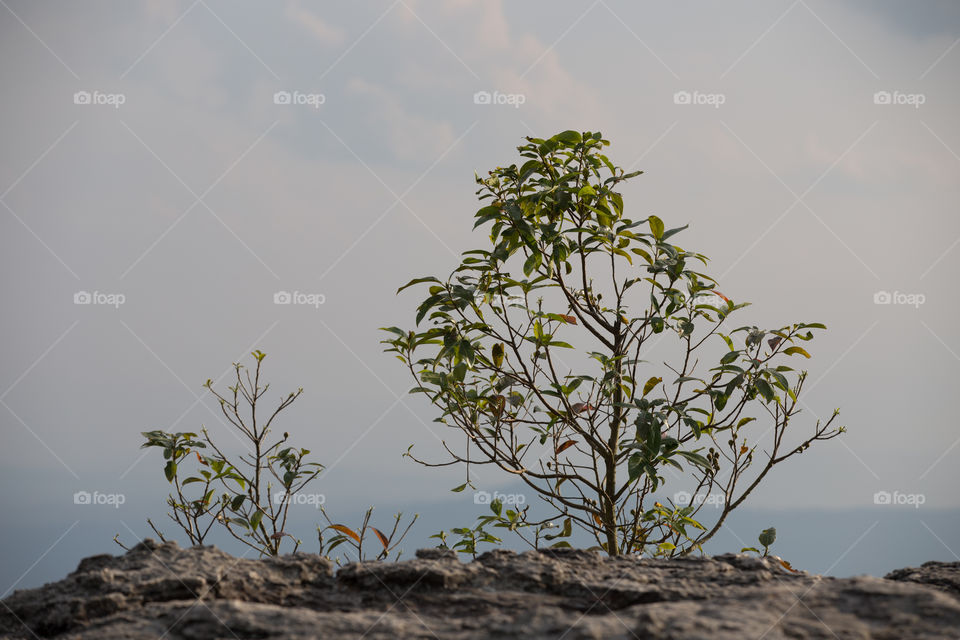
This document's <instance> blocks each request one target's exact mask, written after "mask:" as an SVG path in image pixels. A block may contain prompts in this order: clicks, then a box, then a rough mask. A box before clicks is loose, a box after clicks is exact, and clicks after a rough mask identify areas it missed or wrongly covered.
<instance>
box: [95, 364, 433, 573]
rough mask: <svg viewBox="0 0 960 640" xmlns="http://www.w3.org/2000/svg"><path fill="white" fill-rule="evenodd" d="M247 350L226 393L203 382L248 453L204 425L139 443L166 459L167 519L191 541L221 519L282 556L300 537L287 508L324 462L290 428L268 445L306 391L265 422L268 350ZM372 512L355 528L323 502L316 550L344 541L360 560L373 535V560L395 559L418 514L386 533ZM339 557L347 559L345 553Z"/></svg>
mask: <svg viewBox="0 0 960 640" xmlns="http://www.w3.org/2000/svg"><path fill="white" fill-rule="evenodd" d="M251 355H252V356H253V358H254V360H256V367H255V368H254V370H253V372H252V373H251V372H250V370H249V369H247V368H246V367H245V366H243V365H242V364H239V363H234V365H233V368H234V373H235V375H236V382H235V383H234V384H233V385H232V386H229V387H227V389H228V391H229V393H220V392H218V391H216V390H215V389H214V388H213V381H211V380H207V381H206V383H204V385H203V386H204V387H205V388H206V389H208V390H209V391H210V393H212V394H213V396H214V397H215V398H216V399H217V401H218V402H219V403H220V411H221V412H222V413H223V416H224V417H225V418H226V419H227V421H228V422H229V423H230V424H231V425H232V426H233V427H234V428H236V429H237V430H238V431H239V432H240V435H241V436H242V441H243V442H244V443H245V444H246V445H247V446H248V451H247V453H246V454H243V455H238V456H228V454H226V453H224V451H223V450H221V448H220V447H219V446H217V444H215V443H214V442H213V440H212V439H211V438H210V434H209V433H208V432H207V430H206V429H203V430H202V436H200V437H198V436H197V434H196V433H191V432H178V433H168V432H166V431H159V430H157V431H144V432H142V435H143V436H144V438H146V442H144V443H143V445H141V448H149V447H158V448H160V449H162V450H163V458H164V460H166V463H165V464H164V467H163V472H164V475H165V476H166V478H167V482H169V483H170V484H171V485H172V486H173V493H171V494H170V495H168V496H167V506H168V507H170V510H171V511H170V512H168V513H167V516H168V517H169V518H170V519H171V520H173V522H175V523H176V524H177V525H178V526H179V527H180V528H181V529H183V531H184V533H186V534H187V538H188V539H189V540H190V544H192V545H202V544H204V542H205V540H206V539H207V537H208V536H209V535H210V533H211V532H212V531H213V530H214V529H216V527H215V526H214V525H216V524H220V525H222V526H223V528H225V529H226V530H227V532H229V533H230V535H231V536H233V537H234V538H236V539H237V540H239V541H240V542H242V543H243V544H245V545H247V546H248V547H251V548H253V549H256V550H257V551H259V552H260V554H261V555H271V556H276V555H279V554H280V551H281V547H282V545H283V542H284V540H285V539H286V538H290V540H291V541H292V542H293V548H292V551H293V552H294V553H296V551H297V549H299V547H300V540H299V539H298V538H296V537H295V536H294V535H292V534H291V533H288V532H287V530H286V528H287V519H288V516H289V514H290V505H292V504H293V503H294V502H295V501H297V500H296V498H297V497H298V496H297V494H298V493H299V492H300V491H302V490H303V488H304V487H306V485H307V484H309V483H310V482H312V481H313V480H314V479H316V478H317V476H318V475H319V474H320V473H321V471H323V465H321V464H320V463H317V462H307V461H306V456H307V455H308V454H309V453H310V451H309V450H308V449H295V448H293V447H289V446H285V445H286V444H287V441H288V439H289V438H290V434H289V433H288V432H284V433H283V436H282V437H281V438H274V439H273V441H272V442H271V439H270V438H268V436H269V435H270V433H272V431H273V429H272V427H271V425H272V424H273V421H274V419H276V417H277V416H278V415H279V414H280V412H281V411H283V410H284V409H286V408H287V407H289V406H290V405H291V404H293V403H294V401H296V399H297V398H299V397H300V394H302V393H303V389H297V391H296V392H291V393H289V394H288V395H287V396H285V397H283V398H282V399H281V401H280V403H279V404H278V405H277V408H276V409H274V410H273V412H272V413H269V414H266V420H264V415H263V414H262V413H258V411H257V405H258V404H260V406H261V407H262V397H263V395H264V394H265V393H266V392H267V390H268V389H269V388H270V384H269V383H261V381H260V367H261V365H262V364H263V359H264V358H266V354H265V353H263V352H262V351H254V352H253V353H252V354H251ZM208 446H209V448H210V449H211V450H212V451H210V452H209V453H204V454H201V453H200V451H201V450H205V451H206V450H207V447H208ZM186 463H190V464H191V465H193V468H194V471H193V473H194V474H195V475H189V473H190V472H187V471H185V470H184V469H185V466H184V465H185V464H186ZM183 476H187V477H183ZM307 497H308V498H310V499H309V500H308V502H314V503H316V504H318V505H322V503H323V500H318V498H322V497H323V496H317V495H315V496H307ZM372 512H373V507H370V508H369V509H367V511H366V514H365V515H364V518H363V522H362V523H361V526H360V527H359V528H358V530H357V531H354V530H353V529H351V528H350V527H348V526H346V525H344V524H339V523H335V522H333V521H332V520H331V519H330V517H329V516H328V515H327V512H326V510H325V509H324V508H323V507H322V506H321V507H320V513H321V514H322V515H323V518H324V519H325V520H326V521H327V525H328V526H326V527H323V528H320V527H318V529H317V531H318V538H319V542H320V553H321V554H322V555H326V556H328V557H329V556H330V555H331V553H332V551H333V550H334V549H335V548H336V547H338V546H339V545H341V544H343V543H344V542H346V543H348V547H353V548H354V550H355V551H356V559H357V560H364V559H365V557H366V556H365V553H364V547H363V543H364V540H366V539H370V538H371V537H373V536H376V539H377V541H378V542H379V543H380V546H381V547H382V548H381V549H380V550H379V551H378V552H377V555H376V559H377V560H385V559H387V558H388V557H389V556H390V555H391V554H395V559H397V560H399V558H400V554H401V553H402V550H400V549H399V548H398V547H399V545H400V543H401V542H402V541H403V539H404V537H405V536H406V535H407V533H408V532H409V531H410V528H411V527H412V526H413V524H414V522H416V521H417V518H418V517H419V516H418V515H414V517H413V518H412V519H411V520H410V521H409V522H408V523H407V525H406V528H403V529H400V527H401V520H402V518H403V514H402V513H398V514H396V515H394V517H393V528H392V529H391V530H390V534H389V535H387V534H384V533H383V531H381V530H380V529H377V528H376V527H373V526H371V525H370V516H371V514H372ZM147 523H148V524H149V525H150V527H151V528H152V529H153V530H154V532H155V533H156V534H157V535H158V536H160V539H161V540H166V538H165V537H164V535H163V533H161V532H160V530H159V529H157V527H156V526H155V525H154V524H153V521H152V520H150V519H149V518H148V519H147ZM331 531H332V532H333V534H332V535H328V537H327V538H326V539H325V538H324V533H326V532H331ZM119 537H120V536H119V534H117V536H116V537H114V541H115V542H116V543H117V544H119V545H120V546H121V547H123V548H125V549H126V548H127V547H125V546H124V545H123V543H122V542H120V540H119ZM344 558H346V559H347V560H349V559H350V558H349V556H347V555H346V554H344ZM338 562H339V560H338Z"/></svg>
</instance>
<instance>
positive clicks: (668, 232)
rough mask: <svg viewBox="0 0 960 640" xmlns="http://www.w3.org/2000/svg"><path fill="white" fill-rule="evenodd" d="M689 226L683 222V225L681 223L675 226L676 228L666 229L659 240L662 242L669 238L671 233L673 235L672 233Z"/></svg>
mask: <svg viewBox="0 0 960 640" xmlns="http://www.w3.org/2000/svg"><path fill="white" fill-rule="evenodd" d="M689 226H690V225H688V224H685V225H683V226H682V227H677V228H676V229H670V230H669V231H667V232H665V233H664V234H663V237H662V238H660V241H661V242H662V241H664V240H666V239H667V238H669V237H670V236H672V235H674V234H677V233H680V232H681V231H683V230H684V229H686V228H687V227H689Z"/></svg>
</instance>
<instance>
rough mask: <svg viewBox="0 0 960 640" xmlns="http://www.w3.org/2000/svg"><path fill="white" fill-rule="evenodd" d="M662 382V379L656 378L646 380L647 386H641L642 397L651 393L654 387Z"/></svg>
mask: <svg viewBox="0 0 960 640" xmlns="http://www.w3.org/2000/svg"><path fill="white" fill-rule="evenodd" d="M662 381H663V378H657V377H653V378H650V379H649V380H647V384H645V385H643V395H647V394H648V393H650V392H651V391H653V388H654V387H656V386H657V385H658V384H660V383H661V382H662Z"/></svg>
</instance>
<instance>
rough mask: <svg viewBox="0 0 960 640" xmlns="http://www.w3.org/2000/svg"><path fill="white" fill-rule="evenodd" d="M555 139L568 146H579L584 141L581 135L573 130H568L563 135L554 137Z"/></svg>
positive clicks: (559, 134)
mask: <svg viewBox="0 0 960 640" xmlns="http://www.w3.org/2000/svg"><path fill="white" fill-rule="evenodd" d="M553 139H554V140H557V141H558V142H562V143H563V144H568V145H574V144H578V143H580V142H581V141H582V140H583V138H582V137H581V136H580V134H579V133H577V132H576V131H573V130H567V131H564V132H563V133H558V134H557V135H555V136H553Z"/></svg>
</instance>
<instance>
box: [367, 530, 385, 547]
mask: <svg viewBox="0 0 960 640" xmlns="http://www.w3.org/2000/svg"><path fill="white" fill-rule="evenodd" d="M370 530H371V531H373V532H374V533H375V534H377V537H378V538H380V544H382V545H383V548H384V549H386V548H387V547H388V546H389V544H388V543H389V541H388V540H387V536H385V535H383V532H382V531H380V529H377V528H376V527H370Z"/></svg>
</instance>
